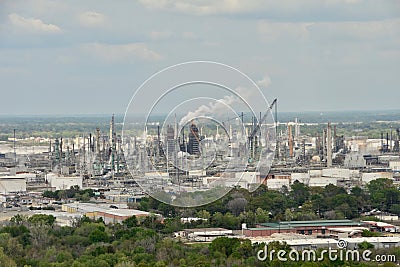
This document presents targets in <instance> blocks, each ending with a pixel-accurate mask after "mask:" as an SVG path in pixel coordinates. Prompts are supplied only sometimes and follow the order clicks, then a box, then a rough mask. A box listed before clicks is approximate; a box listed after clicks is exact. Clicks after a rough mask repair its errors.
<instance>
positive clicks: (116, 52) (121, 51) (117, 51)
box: [83, 43, 162, 62]
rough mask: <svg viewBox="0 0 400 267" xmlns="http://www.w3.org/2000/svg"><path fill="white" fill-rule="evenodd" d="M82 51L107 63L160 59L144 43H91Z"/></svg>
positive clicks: (159, 56)
mask: <svg viewBox="0 0 400 267" xmlns="http://www.w3.org/2000/svg"><path fill="white" fill-rule="evenodd" d="M83 49H84V51H85V52H87V53H89V54H92V55H93V56H94V57H96V58H99V59H101V60H104V61H107V62H124V61H125V62H126V61H128V62H135V61H137V60H141V61H157V60H161V59H162V56H161V55H160V54H158V53H157V52H155V51H153V50H151V49H149V48H148V47H147V46H146V45H145V44H144V43H130V44H122V45H110V44H101V43H92V44H86V45H84V46H83Z"/></svg>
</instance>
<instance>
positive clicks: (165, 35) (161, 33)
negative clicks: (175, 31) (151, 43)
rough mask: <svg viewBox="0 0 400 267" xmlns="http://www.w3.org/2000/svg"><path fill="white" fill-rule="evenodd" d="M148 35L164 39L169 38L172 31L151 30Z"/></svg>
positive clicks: (156, 38) (153, 38)
mask: <svg viewBox="0 0 400 267" xmlns="http://www.w3.org/2000/svg"><path fill="white" fill-rule="evenodd" d="M149 36H150V38H151V39H152V40H164V39H168V38H170V37H171V36H172V33H171V32H169V31H152V32H151V33H150V34H149Z"/></svg>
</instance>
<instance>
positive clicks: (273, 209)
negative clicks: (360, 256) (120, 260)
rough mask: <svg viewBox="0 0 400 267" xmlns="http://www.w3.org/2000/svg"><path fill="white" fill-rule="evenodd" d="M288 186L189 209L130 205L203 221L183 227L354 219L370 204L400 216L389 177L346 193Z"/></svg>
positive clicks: (238, 193)
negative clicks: (197, 218) (278, 189)
mask: <svg viewBox="0 0 400 267" xmlns="http://www.w3.org/2000/svg"><path fill="white" fill-rule="evenodd" d="M290 189H291V190H289V189H288V188H283V189H282V190H280V191H275V190H268V189H267V188H266V187H265V186H263V185H262V186H260V187H259V188H258V190H256V191H255V192H254V193H252V194H250V193H249V192H248V191H247V190H244V189H235V190H233V191H232V192H230V193H229V194H227V195H226V196H224V197H223V198H221V199H219V200H217V201H215V202H213V203H211V204H209V205H206V206H202V207H198V208H191V209H190V208H176V207H172V206H169V205H166V204H164V203H162V202H159V201H157V200H155V199H153V198H151V197H150V198H144V199H142V201H141V202H140V203H139V204H137V206H135V208H138V209H141V210H145V211H152V212H156V213H161V214H163V215H164V216H165V217H167V218H176V217H199V218H203V219H204V220H198V221H195V222H191V223H190V224H189V225H186V226H185V227H224V228H228V229H240V228H241V224H242V223H246V224H247V226H248V227H252V226H255V225H256V224H257V223H262V222H269V221H293V220H316V219H345V218H347V219H358V218H360V214H361V213H363V212H366V211H370V210H372V209H374V208H375V209H379V210H382V211H387V212H393V213H396V214H400V212H399V210H398V209H397V207H399V204H400V191H399V190H398V188H396V186H395V185H393V182H392V181H391V180H389V179H377V180H374V181H371V182H370V183H369V184H368V186H367V187H366V188H365V189H362V188H360V187H354V188H352V189H351V191H350V192H347V191H346V190H345V189H344V188H342V187H338V186H335V185H332V184H330V185H327V186H326V187H324V188H310V187H308V186H306V185H305V184H303V183H300V182H297V181H296V182H295V183H293V184H292V185H291V188H290ZM371 219H374V220H378V219H377V218H375V217H366V218H365V220H371ZM168 220H171V221H173V220H174V219H168ZM167 225H168V224H167ZM171 225H173V224H172V222H171ZM171 225H168V226H171ZM171 227H172V226H171ZM178 228H179V227H178Z"/></svg>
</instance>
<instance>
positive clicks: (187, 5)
mask: <svg viewBox="0 0 400 267" xmlns="http://www.w3.org/2000/svg"><path fill="white" fill-rule="evenodd" d="M139 2H140V3H141V4H142V5H144V6H145V7H147V8H151V9H169V10H175V11H179V12H182V13H187V14H195V15H213V14H220V13H224V14H229V13H240V12H249V11H254V10H256V9H257V6H258V7H259V6H262V5H263V2H264V1H263V0H247V1H241V0H221V1H212V0H202V1H193V0H192V1H190V0H189V1H188V0H185V1H184V0H139Z"/></svg>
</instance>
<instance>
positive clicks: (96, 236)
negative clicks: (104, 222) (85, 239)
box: [89, 229, 109, 243]
mask: <svg viewBox="0 0 400 267" xmlns="http://www.w3.org/2000/svg"><path fill="white" fill-rule="evenodd" d="M89 240H90V242H92V243H97V242H108V240H109V236H108V235H107V233H106V232H104V231H102V230H100V229H95V230H94V231H93V232H91V233H90V234H89Z"/></svg>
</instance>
